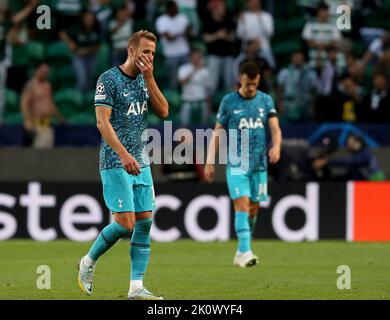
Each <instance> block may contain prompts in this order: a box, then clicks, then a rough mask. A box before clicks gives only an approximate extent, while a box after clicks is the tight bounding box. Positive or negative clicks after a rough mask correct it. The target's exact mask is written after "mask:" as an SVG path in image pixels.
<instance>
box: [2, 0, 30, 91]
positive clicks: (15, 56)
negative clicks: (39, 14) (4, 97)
mask: <svg viewBox="0 0 390 320" xmlns="http://www.w3.org/2000/svg"><path fill="white" fill-rule="evenodd" d="M26 7H29V8H30V10H31V9H32V8H33V5H31V6H30V5H26ZM23 12H24V13H25V14H23ZM27 16H28V15H26V11H25V9H21V11H17V12H16V13H15V14H14V15H12V17H11V28H10V30H9V32H8V35H7V37H8V39H7V40H8V43H9V45H10V49H11V50H10V51H11V54H10V58H11V63H10V67H9V68H8V80H7V85H8V87H9V88H11V89H13V90H15V91H17V92H21V91H22V89H23V87H24V85H25V84H26V82H27V80H28V72H29V67H30V61H29V59H28V56H27V55H26V47H27V45H28V43H29V41H30V39H29V32H28V25H27V23H26V21H25V19H26V18H27Z"/></svg>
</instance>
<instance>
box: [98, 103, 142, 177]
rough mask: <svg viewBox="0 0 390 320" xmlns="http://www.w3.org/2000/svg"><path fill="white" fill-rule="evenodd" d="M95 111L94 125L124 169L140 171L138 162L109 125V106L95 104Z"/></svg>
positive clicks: (129, 171) (134, 172) (137, 172)
mask: <svg viewBox="0 0 390 320" xmlns="http://www.w3.org/2000/svg"><path fill="white" fill-rule="evenodd" d="M95 111H96V121H97V124H96V125H97V128H98V129H99V131H100V133H101V135H102V137H103V138H104V140H105V141H106V142H107V144H108V145H109V146H110V147H111V148H112V149H113V150H114V151H115V152H116V154H117V155H118V156H119V158H120V159H121V162H122V165H123V167H124V168H125V170H126V171H127V172H128V173H130V174H133V175H139V174H140V172H141V171H140V167H139V164H138V162H137V161H136V160H135V159H134V158H133V156H131V155H130V153H129V152H128V151H127V150H126V148H125V147H124V146H123V144H122V143H121V142H120V140H119V139H118V136H117V134H116V132H115V130H114V128H113V127H112V125H111V122H110V117H111V112H112V111H111V108H107V107H106V106H99V105H97V106H96V107H95Z"/></svg>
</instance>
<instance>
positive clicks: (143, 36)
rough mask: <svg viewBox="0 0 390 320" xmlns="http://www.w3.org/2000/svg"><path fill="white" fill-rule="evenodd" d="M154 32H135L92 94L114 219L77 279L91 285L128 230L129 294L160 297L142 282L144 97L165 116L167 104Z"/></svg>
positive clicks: (145, 244)
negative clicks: (157, 72)
mask: <svg viewBox="0 0 390 320" xmlns="http://www.w3.org/2000/svg"><path fill="white" fill-rule="evenodd" d="M156 41H157V39H156V36H155V35H154V34H153V33H151V32H148V31H144V30H141V31H138V32H136V33H134V34H133V35H132V36H131V37H130V39H129V44H128V57H127V60H126V61H125V63H124V64H122V65H120V66H115V67H113V68H111V69H109V70H108V71H106V72H104V73H103V74H102V75H101V76H100V77H99V79H98V81H97V85H96V95H95V111H96V118H97V127H98V129H99V131H100V133H101V135H102V143H101V147H100V161H99V169H100V176H101V179H102V184H103V195H104V200H105V203H106V205H107V207H108V208H109V209H110V211H111V212H112V213H113V215H114V222H112V223H111V224H109V225H108V226H106V227H105V228H104V229H103V230H102V231H101V232H100V234H99V236H98V237H97V239H96V240H95V242H94V244H93V245H92V247H91V248H90V250H89V252H88V253H87V254H86V255H85V256H83V257H82V258H81V260H80V263H79V275H78V283H79V286H80V288H81V290H82V291H83V292H85V293H86V294H88V295H90V294H92V290H93V275H94V271H95V268H96V263H97V261H98V259H99V257H100V256H101V255H103V254H104V253H105V252H106V251H107V250H108V249H110V248H111V247H112V246H113V245H114V244H115V243H116V242H117V241H118V240H119V239H120V238H122V237H124V236H126V235H128V234H130V232H131V231H132V236H131V244H130V257H131V273H130V288H129V292H128V298H129V299H142V300H161V299H162V297H161V296H157V295H154V294H152V293H151V292H150V291H149V290H147V289H146V288H145V287H144V285H143V278H144V274H145V271H146V268H147V265H148V263H149V257H150V229H151V225H152V210H153V209H154V189H153V179H152V174H151V170H150V166H149V162H148V158H147V155H146V152H145V144H146V141H145V139H144V136H143V133H144V131H145V130H146V129H147V125H148V123H147V113H148V105H149V101H150V102H151V106H152V108H153V111H154V113H155V114H156V115H157V116H159V117H161V118H166V117H167V116H168V103H167V100H166V99H165V98H164V96H163V95H162V93H161V91H160V89H159V88H158V86H157V84H156V81H155V79H154V76H153V59H154V54H155V51H156Z"/></svg>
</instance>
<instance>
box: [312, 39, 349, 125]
mask: <svg viewBox="0 0 390 320" xmlns="http://www.w3.org/2000/svg"><path fill="white" fill-rule="evenodd" d="M337 52H338V50H337V47H335V46H330V47H328V49H327V53H328V59H327V61H326V63H325V65H324V66H323V67H322V68H321V69H320V70H319V76H318V79H317V85H316V86H317V101H316V104H315V116H316V120H317V121H319V122H322V121H323V120H324V119H326V117H327V115H326V113H328V112H329V104H330V101H331V97H332V94H333V93H334V92H335V91H336V89H337V84H338V79H339V77H340V75H341V74H342V73H343V72H344V71H345V70H344V69H342V68H338V66H337Z"/></svg>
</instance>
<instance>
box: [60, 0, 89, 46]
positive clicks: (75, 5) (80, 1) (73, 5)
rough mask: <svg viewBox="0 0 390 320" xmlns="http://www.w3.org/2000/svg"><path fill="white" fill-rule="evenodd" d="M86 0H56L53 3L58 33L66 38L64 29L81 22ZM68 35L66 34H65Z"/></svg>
mask: <svg viewBox="0 0 390 320" xmlns="http://www.w3.org/2000/svg"><path fill="white" fill-rule="evenodd" d="M84 3H85V1H84V0H56V1H55V2H54V4H53V17H54V20H55V24H56V33H57V35H58V36H59V38H60V39H61V40H64V41H65V39H64V34H63V31H65V30H66V29H68V27H69V26H74V25H76V24H78V23H79V20H80V15H81V13H82V12H83V10H84V9H86V8H85V6H84ZM65 36H66V35H65Z"/></svg>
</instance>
